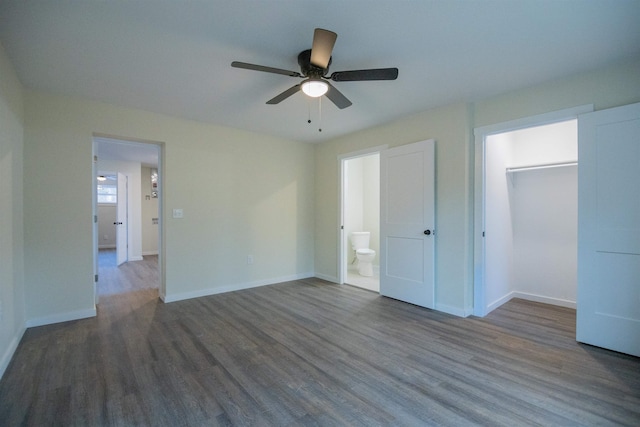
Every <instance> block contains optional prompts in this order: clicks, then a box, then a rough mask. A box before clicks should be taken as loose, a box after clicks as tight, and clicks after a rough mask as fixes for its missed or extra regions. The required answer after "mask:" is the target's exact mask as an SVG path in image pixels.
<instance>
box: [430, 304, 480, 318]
mask: <svg viewBox="0 0 640 427" xmlns="http://www.w3.org/2000/svg"><path fill="white" fill-rule="evenodd" d="M434 310H436V311H441V312H443V313H447V314H451V315H453V316H457V317H468V316H470V315H471V314H473V313H472V312H471V311H470V310H465V309H463V308H460V307H454V306H451V305H446V304H438V303H436V305H435V308H434Z"/></svg>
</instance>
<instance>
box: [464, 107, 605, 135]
mask: <svg viewBox="0 0 640 427" xmlns="http://www.w3.org/2000/svg"><path fill="white" fill-rule="evenodd" d="M593 108H594V107H593V104H585V105H579V106H577V107H572V108H565V109H563V110H557V111H551V112H548V113H543V114H538V115H536V116H530V117H522V118H519V119H515V120H509V121H507V122H502V123H496V124H493V125H486V126H480V127H477V128H475V129H474V130H473V134H474V136H476V137H478V136H489V135H494V134H496V133H505V132H512V131H514V130H520V129H526V128H530V127H535V126H544V125H550V124H552V123H559V122H564V121H567V120H573V119H577V118H578V115H579V114H584V113H590V112H592V111H593Z"/></svg>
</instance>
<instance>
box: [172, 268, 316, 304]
mask: <svg viewBox="0 0 640 427" xmlns="http://www.w3.org/2000/svg"><path fill="white" fill-rule="evenodd" d="M310 277H314V274H313V273H301V274H294V275H291V276H284V277H277V278H273V279H266V280H256V281H254V282H246V283H237V284H234V285H226V286H218V287H215V288H208V289H200V290H197V291H191V292H181V293H176V294H165V295H164V296H161V299H162V301H164V302H166V303H169V302H176V301H182V300H186V299H191V298H200V297H206V296H209V295H216V294H223V293H226V292H233V291H240V290H243V289H250V288H257V287H258V286H268V285H275V284H277V283H282V282H289V281H291V280H300V279H308V278H310Z"/></svg>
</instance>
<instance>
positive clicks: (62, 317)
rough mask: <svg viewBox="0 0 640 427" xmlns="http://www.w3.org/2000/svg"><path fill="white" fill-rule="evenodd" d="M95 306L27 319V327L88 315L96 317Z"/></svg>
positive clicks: (86, 316) (81, 317) (77, 318)
mask: <svg viewBox="0 0 640 427" xmlns="http://www.w3.org/2000/svg"><path fill="white" fill-rule="evenodd" d="M96 314H97V312H96V307H95V305H94V306H93V308H88V309H85V310H76V311H70V312H67V313H58V314H52V315H51V316H45V317H38V318H37V319H30V320H27V322H26V326H27V328H35V327H36V326H44V325H51V324H53V323H61V322H69V321H71V320H79V319H86V318H88V317H96Z"/></svg>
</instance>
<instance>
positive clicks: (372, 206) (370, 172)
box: [344, 154, 380, 265]
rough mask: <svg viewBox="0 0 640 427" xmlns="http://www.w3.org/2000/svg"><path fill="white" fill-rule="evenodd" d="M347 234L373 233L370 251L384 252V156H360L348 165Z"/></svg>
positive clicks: (348, 248)
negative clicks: (382, 221)
mask: <svg viewBox="0 0 640 427" xmlns="http://www.w3.org/2000/svg"><path fill="white" fill-rule="evenodd" d="M345 191H346V193H345V201H344V203H345V206H344V208H345V218H344V226H345V235H346V236H347V237H350V236H351V233H352V232H353V231H369V232H370V233H371V240H370V242H369V248H371V249H373V250H374V251H376V259H375V260H374V262H373V264H375V265H378V254H379V253H380V248H379V246H380V235H379V234H380V155H379V154H373V155H370V156H364V157H357V158H355V159H349V160H347V162H346V188H345ZM345 245H346V247H345V250H346V252H345V253H346V254H347V258H348V261H349V262H351V260H352V259H353V249H352V246H351V240H350V239H347V241H346V243H345Z"/></svg>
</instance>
